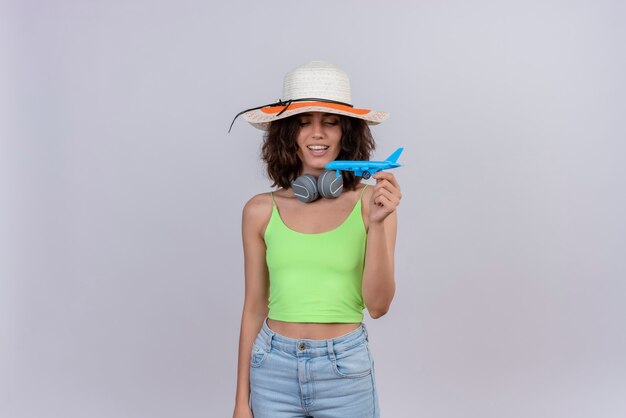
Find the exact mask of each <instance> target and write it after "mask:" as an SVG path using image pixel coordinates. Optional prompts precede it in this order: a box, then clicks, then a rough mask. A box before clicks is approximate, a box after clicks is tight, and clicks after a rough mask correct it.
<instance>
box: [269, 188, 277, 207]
mask: <svg viewBox="0 0 626 418" xmlns="http://www.w3.org/2000/svg"><path fill="white" fill-rule="evenodd" d="M270 196H272V206H274V207H276V202H275V201H274V192H273V191H271V192H270Z"/></svg>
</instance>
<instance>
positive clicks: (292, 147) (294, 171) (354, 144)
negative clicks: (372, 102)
mask: <svg viewBox="0 0 626 418" xmlns="http://www.w3.org/2000/svg"><path fill="white" fill-rule="evenodd" d="M337 116H339V120H340V124H341V151H340V152H339V155H338V156H337V159H338V160H366V161H368V160H369V159H370V156H371V154H372V152H373V151H374V149H375V148H376V143H375V142H374V138H373V137H372V132H371V131H370V128H369V126H368V125H367V123H366V122H365V121H364V120H363V119H357V118H352V117H350V116H343V115H337ZM299 130H300V124H299V120H298V115H294V116H290V117H288V118H285V119H279V120H276V121H274V122H272V123H271V124H270V127H269V130H268V131H267V133H266V134H265V135H264V137H263V147H262V148H261V158H262V159H263V161H265V164H267V175H268V177H269V178H270V179H271V180H272V181H273V182H274V183H273V184H272V187H274V186H279V187H282V188H285V189H288V188H290V187H291V182H292V181H294V180H295V179H296V178H297V177H298V176H299V175H300V174H301V173H302V162H301V161H300V158H298V154H297V153H298V144H297V143H296V137H297V136H298V132H299ZM341 174H342V176H343V187H344V188H345V189H347V190H354V189H355V188H356V186H357V184H359V182H360V181H361V178H360V177H356V176H355V175H354V173H353V172H352V171H342V172H341Z"/></svg>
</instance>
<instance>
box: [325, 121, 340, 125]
mask: <svg viewBox="0 0 626 418" xmlns="http://www.w3.org/2000/svg"><path fill="white" fill-rule="evenodd" d="M324 123H326V125H330V126H335V125H336V124H337V123H339V122H337V121H336V120H327V121H326V122H324Z"/></svg>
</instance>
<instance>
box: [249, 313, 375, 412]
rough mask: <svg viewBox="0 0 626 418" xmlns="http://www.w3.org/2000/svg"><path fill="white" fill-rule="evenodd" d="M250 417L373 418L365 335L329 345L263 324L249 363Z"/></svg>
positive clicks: (370, 364)
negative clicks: (280, 332)
mask: <svg viewBox="0 0 626 418" xmlns="http://www.w3.org/2000/svg"><path fill="white" fill-rule="evenodd" d="M250 404H251V407H252V413H253V415H254V418H339V417H341V418H378V416H379V409H378V397H377V395H376V386H375V383H374V361H373V359H372V356H371V354H370V351H369V348H368V338H367V330H366V329H365V325H364V324H361V325H360V326H359V327H358V328H357V329H355V330H354V331H352V332H350V333H348V334H345V335H342V336H341V337H337V338H332V339H329V340H297V339H293V338H287V337H285V336H282V335H279V334H276V333H275V332H274V331H272V330H271V329H270V328H269V327H268V326H267V320H266V321H264V322H263V326H262V327H261V330H260V331H259V334H258V335H257V337H256V340H255V342H254V346H253V349H252V356H251V361H250Z"/></svg>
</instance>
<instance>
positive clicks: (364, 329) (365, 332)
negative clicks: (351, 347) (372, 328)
mask: <svg viewBox="0 0 626 418" xmlns="http://www.w3.org/2000/svg"><path fill="white" fill-rule="evenodd" d="M361 326H362V327H363V334H365V339H366V340H367V341H369V338H368V333H367V328H366V327H365V323H364V322H361Z"/></svg>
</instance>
